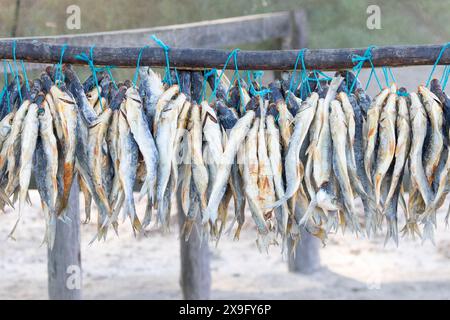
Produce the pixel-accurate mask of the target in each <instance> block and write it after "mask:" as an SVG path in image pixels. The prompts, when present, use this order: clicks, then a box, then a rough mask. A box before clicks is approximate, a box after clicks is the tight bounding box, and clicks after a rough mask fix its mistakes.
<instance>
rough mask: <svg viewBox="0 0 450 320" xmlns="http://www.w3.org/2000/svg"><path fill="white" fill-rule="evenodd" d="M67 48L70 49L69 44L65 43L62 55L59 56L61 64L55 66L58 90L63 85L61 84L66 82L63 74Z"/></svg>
mask: <svg viewBox="0 0 450 320" xmlns="http://www.w3.org/2000/svg"><path fill="white" fill-rule="evenodd" d="M67 47H68V45H67V43H64V44H63V45H62V47H61V55H60V56H59V63H57V64H56V65H55V84H56V85H57V86H58V88H59V86H60V85H61V82H64V74H63V72H62V60H63V57H64V53H65V52H66V49H67Z"/></svg>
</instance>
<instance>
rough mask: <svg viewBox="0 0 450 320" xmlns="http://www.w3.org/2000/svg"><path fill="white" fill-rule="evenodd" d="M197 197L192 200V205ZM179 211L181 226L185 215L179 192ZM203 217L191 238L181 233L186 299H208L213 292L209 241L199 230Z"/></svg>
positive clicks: (181, 280)
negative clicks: (202, 236)
mask: <svg viewBox="0 0 450 320" xmlns="http://www.w3.org/2000/svg"><path fill="white" fill-rule="evenodd" d="M194 201H196V200H195V199H192V200H191V206H194V205H199V203H198V201H197V204H194ZM177 212H178V223H179V225H180V232H181V228H182V226H183V224H184V222H185V216H184V213H183V209H182V207H181V194H180V192H177ZM200 219H201V217H200V215H198V219H197V222H196V225H194V228H193V230H192V232H191V235H190V237H189V240H188V241H186V240H185V238H184V236H183V235H182V234H180V258H181V259H180V260H181V273H180V286H181V290H182V292H183V298H184V299H185V300H206V299H209V298H210V294H211V270H210V252H209V246H208V241H206V240H204V241H202V239H201V237H200V236H199V233H198V231H197V230H196V228H197V229H198V230H200V229H201V228H202V226H201V225H202V224H201V220H200Z"/></svg>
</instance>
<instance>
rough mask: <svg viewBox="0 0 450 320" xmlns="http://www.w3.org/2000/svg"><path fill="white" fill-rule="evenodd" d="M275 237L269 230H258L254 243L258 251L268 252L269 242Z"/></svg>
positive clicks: (272, 241) (273, 240) (272, 242)
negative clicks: (263, 231) (262, 231)
mask: <svg viewBox="0 0 450 320" xmlns="http://www.w3.org/2000/svg"><path fill="white" fill-rule="evenodd" d="M274 242H275V239H274V236H273V233H271V232H267V233H264V234H263V233H261V232H258V237H257V239H256V245H257V247H258V249H259V251H261V252H263V251H265V252H266V253H269V246H270V245H271V244H274Z"/></svg>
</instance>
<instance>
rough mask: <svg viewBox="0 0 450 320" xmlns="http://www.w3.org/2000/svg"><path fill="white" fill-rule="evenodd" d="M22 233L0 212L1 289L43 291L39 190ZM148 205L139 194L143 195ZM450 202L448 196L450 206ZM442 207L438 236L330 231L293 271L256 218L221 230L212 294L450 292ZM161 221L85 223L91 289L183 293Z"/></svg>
mask: <svg viewBox="0 0 450 320" xmlns="http://www.w3.org/2000/svg"><path fill="white" fill-rule="evenodd" d="M31 198H32V203H33V206H32V207H30V208H29V210H27V212H26V213H25V214H24V218H23V221H22V223H21V224H20V226H19V230H18V233H17V241H11V240H5V238H6V236H7V235H8V232H9V231H10V229H11V227H12V225H13V223H14V221H15V219H16V217H17V215H16V213H15V212H13V211H9V212H7V214H6V215H4V216H1V217H0V219H1V220H0V221H1V224H0V239H1V241H0V299H46V298H47V288H46V283H47V273H46V268H47V265H46V249H45V248H44V247H40V246H39V243H40V241H41V238H42V235H43V231H44V225H43V223H44V222H43V218H42V215H41V213H40V211H39V207H38V203H39V201H38V198H37V194H36V192H32V194H31ZM141 206H142V204H141ZM446 206H447V204H446V205H445V208H446ZM443 215H445V214H441V215H440V219H439V222H440V223H439V228H438V230H437V233H436V246H433V245H432V244H431V243H425V244H423V245H422V244H421V243H420V241H418V240H416V241H412V240H408V239H401V241H400V245H399V247H398V248H396V247H395V246H394V245H393V244H392V243H389V244H388V245H387V246H386V247H384V245H383V243H384V236H381V235H380V236H378V237H375V238H374V239H371V240H367V239H364V238H359V239H356V238H355V236H354V235H351V234H350V233H349V234H346V235H342V234H335V235H331V236H330V238H329V241H328V244H327V246H326V247H325V248H323V249H321V259H322V264H323V268H322V269H321V270H319V271H318V272H317V273H315V274H313V275H297V274H292V273H289V272H288V271H287V265H286V262H285V261H284V260H283V257H282V255H281V254H280V248H279V247H274V248H272V249H271V250H270V252H269V254H266V253H260V252H259V251H258V250H257V248H256V245H255V242H254V240H255V230H254V229H253V226H252V223H251V221H250V219H248V221H249V222H248V223H247V224H246V227H245V229H244V230H243V231H242V236H241V240H240V241H239V242H234V241H233V240H232V239H230V238H229V237H224V238H223V239H222V240H221V242H220V243H219V245H218V247H217V248H214V247H213V246H211V247H212V248H211V250H212V266H211V267H212V279H213V284H212V298H217V299H324V298H325V299H375V298H383V299H408V298H413V299H415V298H417V299H428V298H436V299H447V298H449V297H450V267H449V264H450V232H449V230H446V229H445V228H444V223H443V221H442V219H443ZM173 230H174V231H172V233H170V234H168V235H162V234H161V233H160V232H158V231H154V232H152V233H150V235H149V237H148V238H141V239H135V238H134V237H133V236H132V234H131V231H130V229H129V227H128V223H126V224H124V225H122V226H121V228H120V231H121V236H120V238H117V237H115V236H112V235H111V236H110V237H109V238H108V239H107V241H106V242H101V243H95V244H93V245H91V246H89V245H88V242H89V240H90V239H91V238H92V236H93V235H94V233H95V226H94V225H93V224H90V225H84V226H83V227H82V264H83V270H84V279H83V282H84V292H83V295H84V298H86V299H180V298H181V293H180V290H179V285H178V280H179V271H180V267H179V258H178V257H179V241H178V235H177V232H175V230H176V226H175V225H174V226H173Z"/></svg>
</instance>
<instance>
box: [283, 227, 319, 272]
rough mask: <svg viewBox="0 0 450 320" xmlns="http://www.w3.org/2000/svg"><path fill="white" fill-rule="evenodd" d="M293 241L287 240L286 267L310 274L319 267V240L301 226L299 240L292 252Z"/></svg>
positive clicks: (292, 270)
mask: <svg viewBox="0 0 450 320" xmlns="http://www.w3.org/2000/svg"><path fill="white" fill-rule="evenodd" d="M292 249H293V243H292V241H291V240H288V252H289V259H288V268H289V271H291V272H295V273H303V274H311V273H313V272H315V271H317V270H318V269H319V268H320V253H319V249H320V241H319V239H317V238H316V237H314V236H312V235H311V234H309V233H308V232H307V231H306V230H305V228H301V240H300V241H299V243H298V245H297V247H296V248H294V249H295V250H294V251H295V252H294V253H293V254H292Z"/></svg>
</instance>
